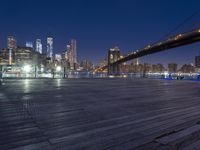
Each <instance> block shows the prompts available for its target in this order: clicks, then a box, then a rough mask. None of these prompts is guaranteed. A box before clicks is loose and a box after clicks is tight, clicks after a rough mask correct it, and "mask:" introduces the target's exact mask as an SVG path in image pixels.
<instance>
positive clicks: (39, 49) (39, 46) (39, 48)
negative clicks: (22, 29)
mask: <svg viewBox="0 0 200 150" xmlns="http://www.w3.org/2000/svg"><path fill="white" fill-rule="evenodd" d="M36 52H39V53H40V54H42V41H41V39H36Z"/></svg>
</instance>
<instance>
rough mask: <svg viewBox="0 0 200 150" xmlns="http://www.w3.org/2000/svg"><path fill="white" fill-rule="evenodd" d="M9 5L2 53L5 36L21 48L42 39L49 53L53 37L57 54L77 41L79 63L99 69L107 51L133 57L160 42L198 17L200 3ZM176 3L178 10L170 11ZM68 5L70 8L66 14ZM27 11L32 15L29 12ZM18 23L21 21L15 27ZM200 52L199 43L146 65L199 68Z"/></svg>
mask: <svg viewBox="0 0 200 150" xmlns="http://www.w3.org/2000/svg"><path fill="white" fill-rule="evenodd" d="M10 3H11V2H8V1H4V2H2V5H1V7H2V6H3V7H2V9H1V10H0V11H2V13H1V14H3V11H5V10H10V11H9V12H7V15H0V18H1V19H2V20H3V21H4V24H5V25H6V26H5V25H4V24H1V25H0V27H1V28H0V33H1V34H0V48H3V47H4V46H5V44H6V37H7V36H9V35H13V36H15V37H16V38H17V43H18V45H23V44H24V43H25V42H26V41H33V42H34V43H35V40H36V39H38V38H39V39H41V40H42V43H43V50H46V48H45V43H46V42H45V41H46V37H48V36H49V35H51V36H52V37H53V38H54V50H55V53H61V52H62V51H63V50H64V49H65V45H66V44H65V43H66V41H67V39H73V38H74V39H77V41H78V48H77V49H78V58H80V59H82V60H83V59H89V60H92V61H93V62H94V63H96V64H97V63H99V61H100V60H102V59H104V58H105V57H106V56H107V51H108V49H109V48H111V47H114V46H118V47H119V48H120V50H121V52H122V54H128V53H129V52H131V51H134V50H136V49H138V48H142V47H145V46H146V45H148V44H149V43H152V42H156V41H158V40H159V39H160V37H163V35H165V34H166V33H168V32H169V31H171V29H173V28H174V27H175V26H177V25H178V24H179V23H181V22H182V21H183V20H184V19H185V18H187V17H188V16H189V15H190V14H192V13H194V12H195V11H196V10H197V9H198V5H199V4H200V2H196V1H190V2H184V3H182V5H181V6H180V5H179V1H176V2H174V1H173V2H172V1H168V2H160V1H157V0H156V4H157V6H154V4H152V3H151V2H145V3H143V1H140V2H139V1H135V2H132V1H130V0H127V1H125V2H119V1H117V2H116V1H112V0H110V1H108V2H107V1H97V2H96V3H95V2H92V1H89V0H87V1H84V2H82V1H76V2H71V1H67V2H66V1H62V0H60V1H59V3H57V1H52V2H51V3H47V1H43V2H41V3H40V5H41V7H40V8H38V10H37V11H36V10H35V9H34V8H35V7H37V6H36V4H37V1H34V3H33V1H30V3H31V4H32V5H31V6H26V5H25V4H26V2H25V1H24V0H18V1H16V2H12V3H16V4H19V5H17V7H13V6H15V5H12V6H11V5H10ZM172 3H173V7H170V6H172ZM65 4H66V5H68V6H70V7H69V8H68V9H65V7H64V6H65ZM46 5H47V6H49V7H48V8H52V9H50V10H53V11H52V12H50V11H49V10H48V9H46V8H45V7H43V6H46ZM149 6H150V7H149ZM76 7H77V8H76ZM169 7H170V9H169ZM74 8H76V9H74ZM185 8H187V9H185ZM26 10H27V13H24V12H25V11H26ZM142 10H145V11H144V12H142ZM151 10H153V11H151ZM163 10H165V11H166V12H165V11H163ZM177 10H181V12H179V11H177ZM91 12H93V14H91ZM137 12H141V13H137ZM30 18H31V20H30ZM16 19H17V20H19V21H18V22H16ZM197 24H198V23H196V24H195V25H197ZM185 28H186V27H185ZM186 29H187V28H186ZM34 46H35V45H34ZM199 52H200V44H198V43H197V44H194V45H190V46H186V47H181V48H176V49H173V50H169V51H167V52H161V53H158V54H154V55H152V56H147V57H144V58H142V61H143V62H150V63H152V64H154V63H164V64H167V63H171V62H176V63H179V64H184V63H192V62H193V63H194V57H195V56H196V55H199Z"/></svg>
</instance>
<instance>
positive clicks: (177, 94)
mask: <svg viewBox="0 0 200 150" xmlns="http://www.w3.org/2000/svg"><path fill="white" fill-rule="evenodd" d="M10 149H13V150H52V149H53V150H54V149H55V150H57V149H58V150H71V149H72V150H73V149H74V150H78V149H80V150H83V149H85V150H103V149H112V150H114V149H118V150H127V149H133V150H135V149H136V150H137V149H138V150H151V149H155V150H159V149H161V150H173V149H178V150H179V149H180V150H182V149H183V150H190V149H200V82H192V81H167V80H148V79H70V80H67V79H66V80H62V79H55V80H47V79H42V80H34V79H33V80H31V79H30V80H7V81H5V84H4V85H0V150H10Z"/></svg>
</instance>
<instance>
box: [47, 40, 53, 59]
mask: <svg viewBox="0 0 200 150" xmlns="http://www.w3.org/2000/svg"><path fill="white" fill-rule="evenodd" d="M47 57H48V58H51V59H52V58H53V38H52V37H47Z"/></svg>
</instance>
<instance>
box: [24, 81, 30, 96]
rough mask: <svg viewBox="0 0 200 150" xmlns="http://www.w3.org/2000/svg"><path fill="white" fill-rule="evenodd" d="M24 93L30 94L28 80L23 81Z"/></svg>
mask: <svg viewBox="0 0 200 150" xmlns="http://www.w3.org/2000/svg"><path fill="white" fill-rule="evenodd" d="M24 92H25V93H28V92H30V80H29V79H25V80H24Z"/></svg>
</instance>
